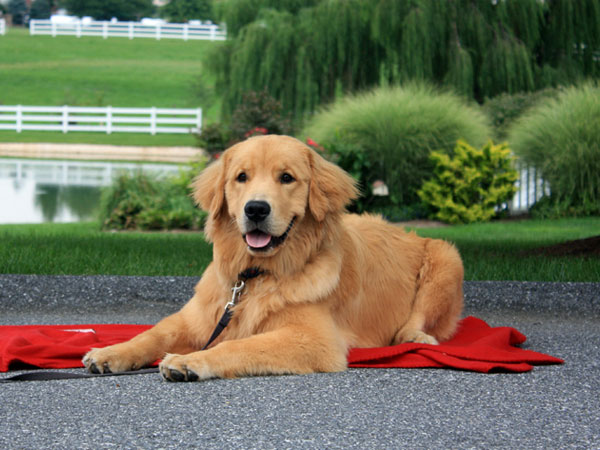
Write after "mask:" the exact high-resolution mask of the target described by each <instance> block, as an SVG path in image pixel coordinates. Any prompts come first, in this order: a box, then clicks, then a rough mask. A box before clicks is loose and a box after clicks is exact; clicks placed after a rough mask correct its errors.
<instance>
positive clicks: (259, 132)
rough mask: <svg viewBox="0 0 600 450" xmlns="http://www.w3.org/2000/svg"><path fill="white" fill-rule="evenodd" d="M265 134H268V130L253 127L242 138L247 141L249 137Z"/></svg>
mask: <svg viewBox="0 0 600 450" xmlns="http://www.w3.org/2000/svg"><path fill="white" fill-rule="evenodd" d="M265 134H269V130H267V129H266V128H263V127H254V128H252V129H251V130H250V131H248V132H247V133H246V134H245V135H244V137H245V138H246V139H247V138H249V137H251V136H259V135H265Z"/></svg>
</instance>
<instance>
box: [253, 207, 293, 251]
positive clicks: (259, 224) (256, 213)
mask: <svg viewBox="0 0 600 450" xmlns="http://www.w3.org/2000/svg"><path fill="white" fill-rule="evenodd" d="M244 214H245V215H246V225H255V227H254V229H251V228H252V227H247V228H250V229H251V230H250V231H248V232H247V233H246V234H244V235H243V236H242V237H243V238H244V241H245V242H246V244H247V245H248V247H249V248H250V249H251V250H254V251H266V250H270V249H272V248H275V247H277V246H279V245H281V244H282V243H283V242H284V241H285V239H286V238H287V236H288V234H289V232H290V230H291V229H292V226H293V225H294V222H295V221H296V217H294V218H293V219H292V220H291V221H290V223H289V225H288V227H287V229H286V230H285V232H284V233H283V234H282V235H281V236H273V235H272V234H270V233H269V232H268V224H267V223H265V222H266V221H267V220H266V219H267V218H268V217H269V215H270V214H271V206H270V205H269V204H268V203H267V202H265V201H262V200H251V201H249V202H248V203H246V205H245V206H244Z"/></svg>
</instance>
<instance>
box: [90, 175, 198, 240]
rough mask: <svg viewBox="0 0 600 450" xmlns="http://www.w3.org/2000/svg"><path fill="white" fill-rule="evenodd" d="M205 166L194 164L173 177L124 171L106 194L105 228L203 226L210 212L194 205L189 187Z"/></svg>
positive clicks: (102, 202) (183, 227) (104, 202)
mask: <svg viewBox="0 0 600 450" xmlns="http://www.w3.org/2000/svg"><path fill="white" fill-rule="evenodd" d="M201 166H203V164H195V165H192V167H191V168H187V169H182V170H181V171H180V173H179V175H177V176H171V177H159V176H157V175H148V174H145V173H142V172H138V173H135V174H129V173H123V174H121V175H120V176H118V177H117V178H116V179H115V181H114V183H113V184H112V186H110V187H109V188H107V189H106V190H104V192H103V193H102V200H101V206H100V211H101V213H100V214H101V220H102V226H103V228H105V229H121V230H133V229H141V230H159V229H174V228H182V229H193V230H198V229H200V228H202V227H203V226H204V222H205V219H206V213H205V212H204V211H201V210H200V209H198V208H197V207H196V206H195V205H194V202H193V199H192V197H191V196H190V190H189V185H190V183H191V181H192V178H193V176H194V175H195V174H197V173H198V172H199V167H201Z"/></svg>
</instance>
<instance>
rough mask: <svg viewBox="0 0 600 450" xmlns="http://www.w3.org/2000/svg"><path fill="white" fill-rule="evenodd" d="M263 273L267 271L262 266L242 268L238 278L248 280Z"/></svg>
mask: <svg viewBox="0 0 600 450" xmlns="http://www.w3.org/2000/svg"><path fill="white" fill-rule="evenodd" d="M263 273H265V271H264V270H263V269H261V268H260V267H248V268H247V269H246V270H242V271H241V272H240V273H239V274H238V280H242V281H248V280H251V279H252V278H256V277H258V276H260V275H262V274H263Z"/></svg>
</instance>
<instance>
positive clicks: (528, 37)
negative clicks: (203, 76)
mask: <svg viewBox="0 0 600 450" xmlns="http://www.w3.org/2000/svg"><path fill="white" fill-rule="evenodd" d="M219 11H220V18H221V19H222V20H223V21H224V22H226V23H227V27H228V33H229V35H230V37H231V39H230V40H229V41H228V42H227V44H226V47H225V48H224V49H219V53H218V54H215V58H213V61H212V62H213V65H212V67H214V68H215V70H216V74H217V76H218V81H219V82H218V87H219V89H220V92H221V94H222V95H223V108H224V112H225V113H226V114H231V112H232V111H233V110H234V109H235V107H236V105H237V104H238V103H240V102H241V99H242V96H243V94H244V93H245V92H246V91H250V90H252V91H260V90H261V89H263V88H267V89H268V91H269V93H270V94H271V95H272V96H274V97H275V98H277V99H278V100H280V101H281V102H282V105H283V108H284V110H286V111H291V112H293V113H294V114H295V116H296V117H300V116H302V115H303V114H304V113H306V112H310V111H314V110H315V108H316V107H317V106H318V105H320V104H322V103H327V102H330V101H332V100H333V99H335V98H336V96H338V95H339V94H340V93H342V92H345V93H347V92H353V91H356V90H359V89H363V88H366V87H372V86H377V85H380V84H381V83H382V82H389V83H398V82H405V81H406V80H413V79H418V80H428V81H430V82H433V83H435V84H438V85H445V86H451V87H452V88H453V89H455V90H456V91H457V92H459V93H462V94H464V95H466V96H469V97H472V98H475V99H477V100H478V101H483V100H484V99H485V98H486V97H493V96H495V95H498V94H501V93H504V92H507V93H515V92H521V91H532V90H536V89H540V88H543V87H547V86H554V85H558V84H563V83H568V82H573V81H576V80H579V79H581V78H583V77H598V76H600V61H599V60H598V58H597V55H598V52H599V51H600V0H578V1H572V0H547V1H544V2H541V1H539V0H503V1H490V0H468V1H467V0H456V1H439V0H377V1H373V0H312V1H309V2H303V1H300V0H286V1H275V0H259V1H251V0H223V1H221V2H219Z"/></svg>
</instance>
